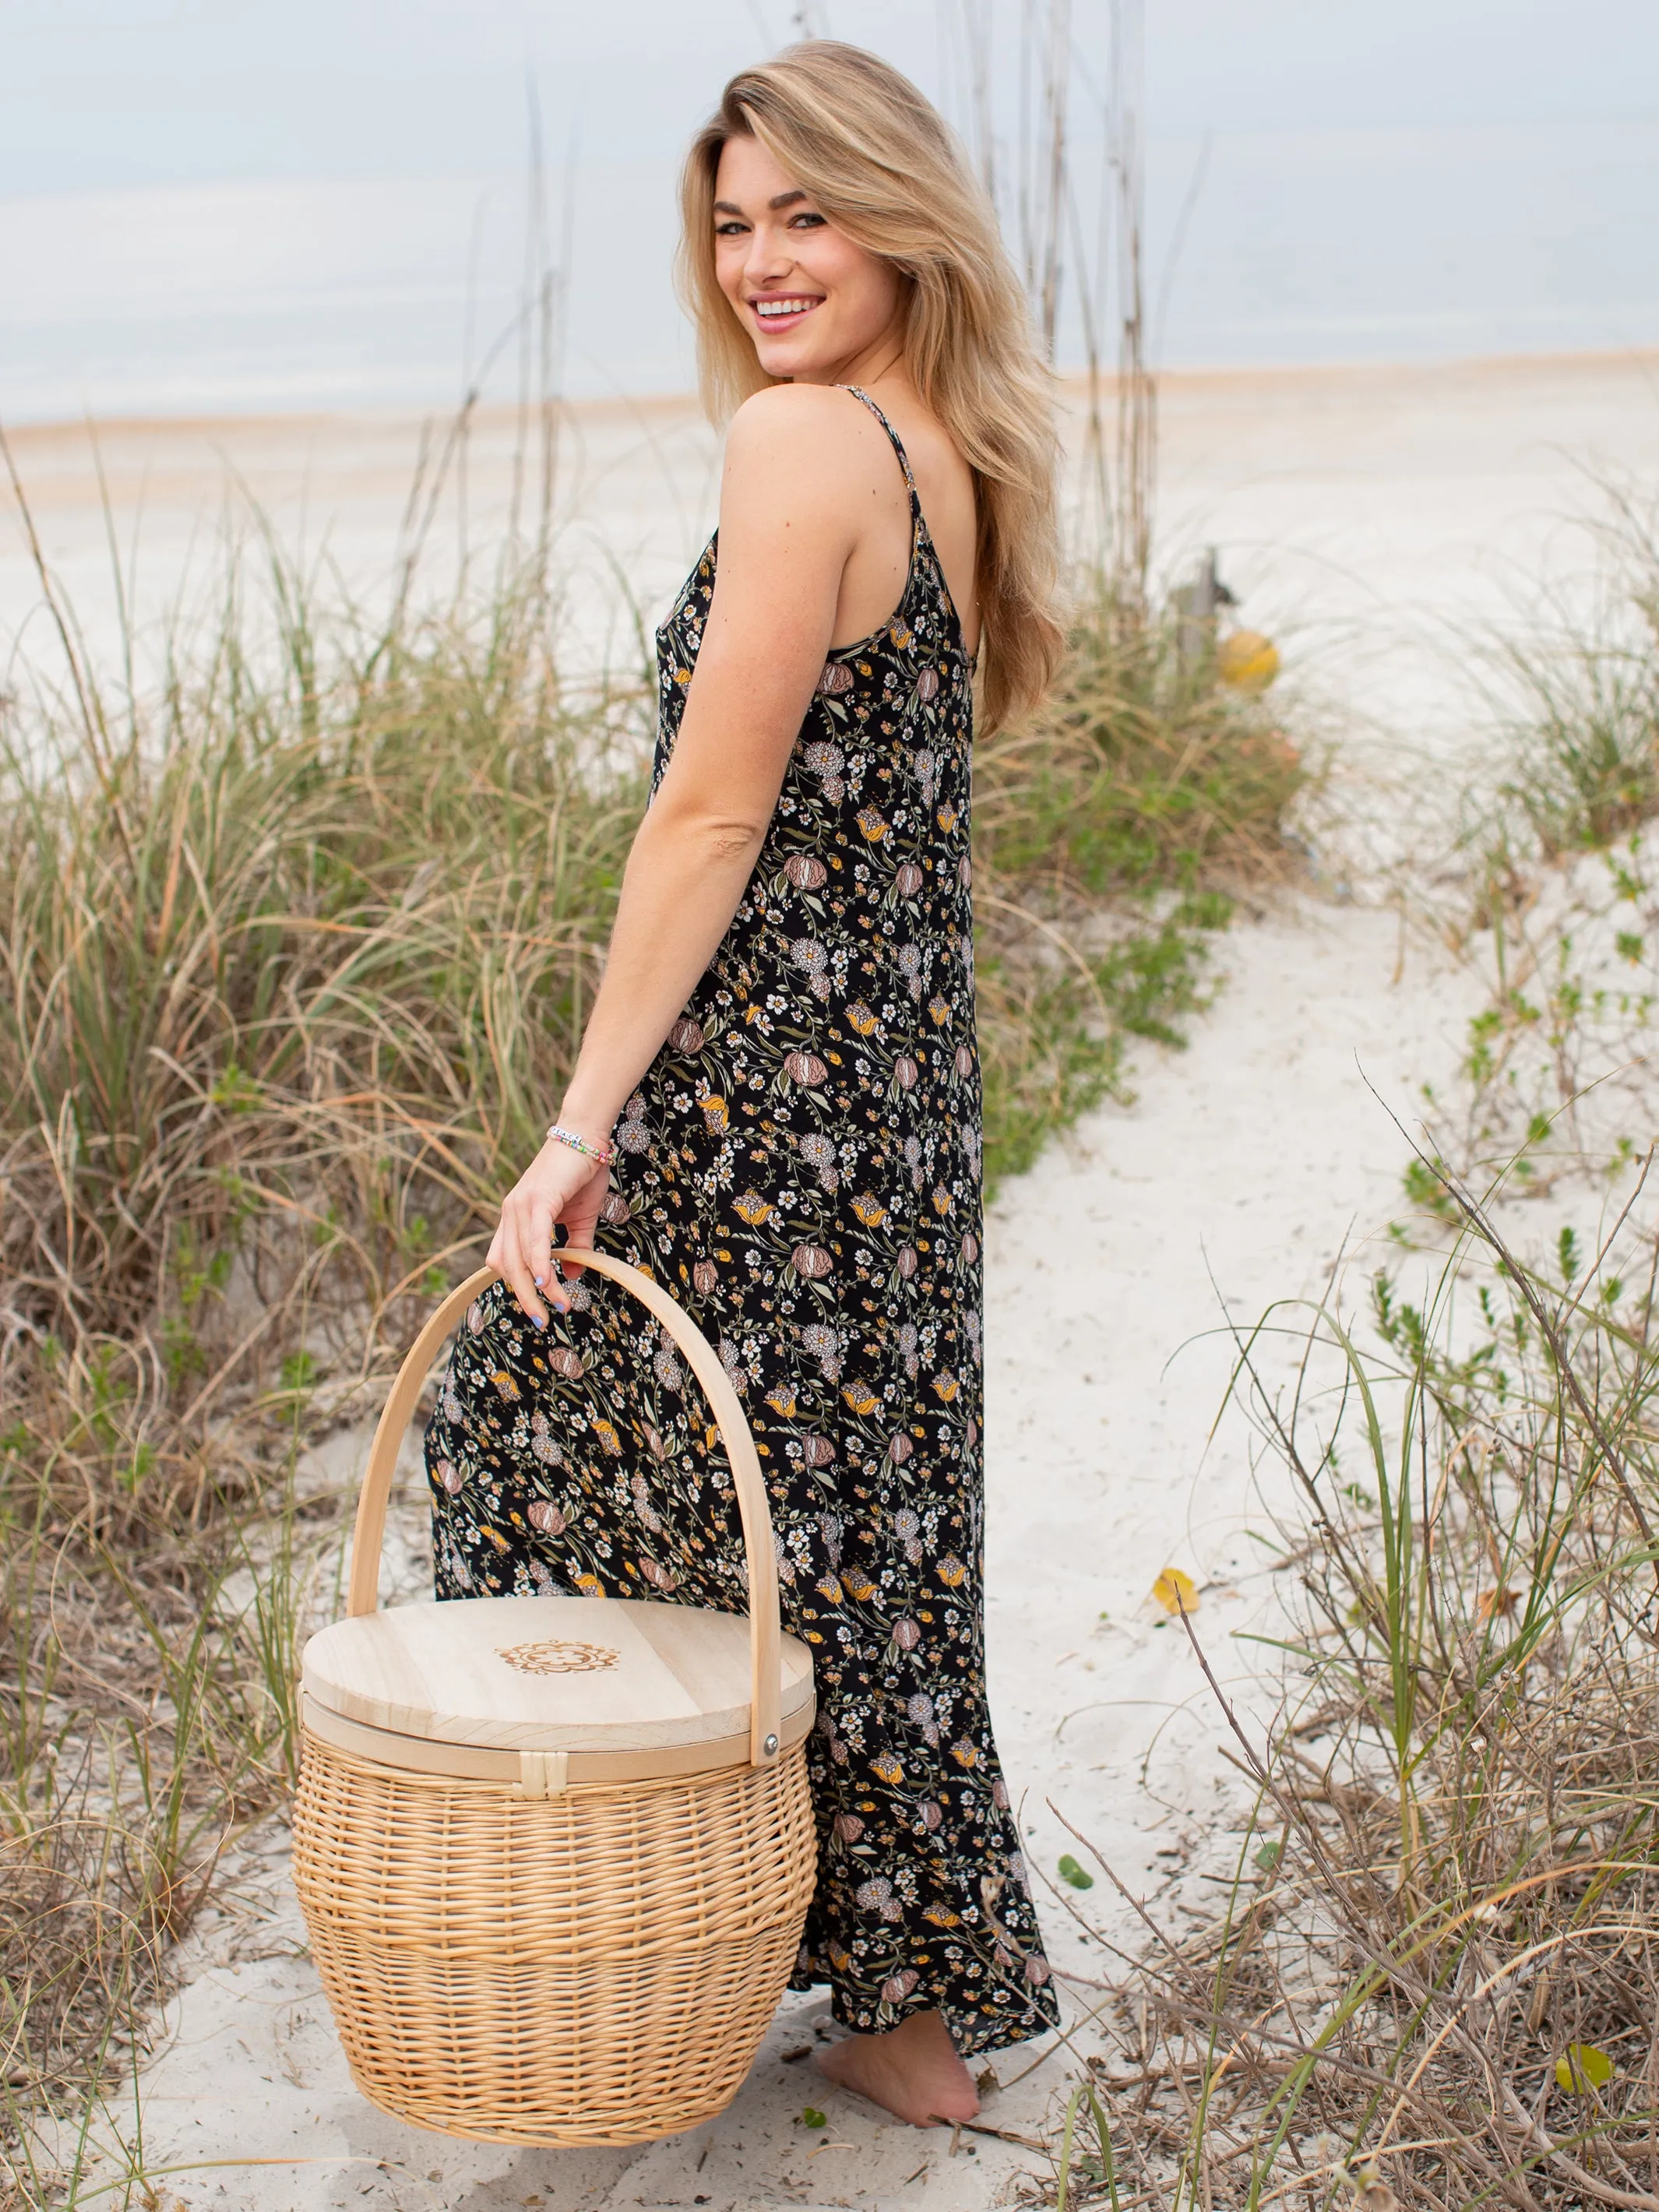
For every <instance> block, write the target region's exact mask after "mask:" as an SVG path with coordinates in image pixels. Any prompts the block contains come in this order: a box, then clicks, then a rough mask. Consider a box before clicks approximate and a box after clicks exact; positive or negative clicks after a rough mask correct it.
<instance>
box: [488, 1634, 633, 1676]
mask: <svg viewBox="0 0 1659 2212" xmlns="http://www.w3.org/2000/svg"><path fill="white" fill-rule="evenodd" d="M495 1656H496V1657H497V1658H499V1659H505V1660H506V1662H507V1665H508V1666H509V1667H516V1668H518V1670H519V1672H520V1674H596V1673H597V1672H598V1671H599V1668H602V1667H614V1666H615V1665H616V1663H617V1660H618V1659H619V1658H620V1657H621V1656H622V1655H621V1653H620V1652H617V1651H613V1650H611V1646H610V1645H609V1644H565V1643H562V1642H561V1641H560V1640H559V1638H556V1637H549V1638H547V1639H546V1640H545V1641H544V1642H543V1643H540V1644H501V1645H498V1646H497V1649H496V1654H495Z"/></svg>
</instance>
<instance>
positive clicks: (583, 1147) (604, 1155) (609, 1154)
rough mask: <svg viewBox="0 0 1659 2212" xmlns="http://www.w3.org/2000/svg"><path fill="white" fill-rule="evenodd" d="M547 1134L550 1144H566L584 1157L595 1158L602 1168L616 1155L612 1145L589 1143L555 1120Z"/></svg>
mask: <svg viewBox="0 0 1659 2212" xmlns="http://www.w3.org/2000/svg"><path fill="white" fill-rule="evenodd" d="M547 1135H548V1141H549V1142H550V1144H555V1145H568V1146H569V1147H570V1149H571V1151H572V1152H580V1153H581V1155H582V1157H583V1158H585V1159H590V1160H597V1161H598V1162H599V1165H600V1166H601V1167H602V1168H608V1167H610V1166H611V1164H612V1163H613V1162H614V1161H615V1159H616V1157H617V1148H616V1146H614V1145H590V1144H589V1143H588V1141H587V1139H586V1137H579V1136H578V1135H577V1134H576V1133H575V1131H574V1129H562V1128H561V1127H559V1125H558V1123H557V1122H555V1123H554V1124H553V1126H552V1127H551V1128H550V1130H549V1131H548V1133H547Z"/></svg>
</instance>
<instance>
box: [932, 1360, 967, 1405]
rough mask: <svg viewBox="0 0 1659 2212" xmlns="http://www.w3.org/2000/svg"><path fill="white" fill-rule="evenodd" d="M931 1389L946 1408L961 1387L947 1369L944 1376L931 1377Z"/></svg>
mask: <svg viewBox="0 0 1659 2212" xmlns="http://www.w3.org/2000/svg"><path fill="white" fill-rule="evenodd" d="M933 1388H934V1389H935V1390H936V1391H937V1392H938V1393H939V1396H940V1397H941V1398H942V1399H943V1400H944V1401H945V1404H946V1405H947V1406H948V1405H949V1404H950V1402H951V1399H952V1398H954V1397H955V1396H956V1395H957V1391H958V1390H959V1389H961V1388H962V1385H961V1384H960V1383H958V1382H957V1378H956V1376H954V1375H952V1374H951V1372H950V1370H948V1369H947V1370H945V1373H944V1374H942V1375H936V1376H934V1377H933Z"/></svg>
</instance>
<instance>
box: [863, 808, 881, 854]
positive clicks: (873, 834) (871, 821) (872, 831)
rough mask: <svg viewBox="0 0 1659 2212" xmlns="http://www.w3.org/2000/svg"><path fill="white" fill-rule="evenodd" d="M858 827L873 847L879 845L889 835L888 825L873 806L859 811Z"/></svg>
mask: <svg viewBox="0 0 1659 2212" xmlns="http://www.w3.org/2000/svg"><path fill="white" fill-rule="evenodd" d="M858 825H859V828H860V829H861V830H862V831H863V832H864V834H865V836H866V838H868V840H869V842H871V844H872V845H879V844H880V842H881V841H882V839H883V838H884V836H886V835H887V824H886V823H885V822H884V820H883V818H882V817H881V816H880V815H879V814H878V813H877V811H876V810H875V808H874V807H873V806H861V807H860V809H859V814H858Z"/></svg>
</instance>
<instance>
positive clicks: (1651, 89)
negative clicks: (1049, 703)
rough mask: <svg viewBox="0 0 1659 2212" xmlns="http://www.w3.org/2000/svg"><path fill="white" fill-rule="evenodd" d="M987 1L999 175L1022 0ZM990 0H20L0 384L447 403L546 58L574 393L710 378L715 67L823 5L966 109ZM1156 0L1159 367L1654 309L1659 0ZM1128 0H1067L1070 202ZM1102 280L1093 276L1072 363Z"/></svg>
mask: <svg viewBox="0 0 1659 2212" xmlns="http://www.w3.org/2000/svg"><path fill="white" fill-rule="evenodd" d="M975 4H976V5H977V6H981V7H983V6H986V5H987V4H988V6H989V9H990V13H991V15H992V18H993V20H994V23H995V25H996V27H997V28H996V35H997V38H998V40H999V41H1000V66H999V68H998V70H997V72H996V80H997V83H998V87H999V112H998V118H997V128H998V133H999V137H1000V142H1001V145H1000V164H1001V166H1000V175H1001V178H1002V180H1003V184H1004V187H1005V191H1006V186H1007V183H1008V179H1009V174H1010V168H1011V162H1010V159H1009V152H1010V148H1011V146H1012V144H1014V143H1017V141H1018V115H1017V109H1018V86H1019V82H1020V69H1019V65H1018V51H1017V49H1018V31H1019V24H1020V21H1021V17H1022V15H1023V14H1024V13H1025V12H1026V10H1027V9H1028V8H1030V7H1033V6H1034V5H1035V4H1036V0H975ZM964 5H965V0H804V4H798V0H280V4H279V0H173V4H164V0H0V418H8V419H12V420H25V419H30V418H33V419H40V418H43V417H47V418H51V417H59V416H74V415H76V414H78V413H80V412H81V411H82V410H83V409H85V408H92V409H93V410H94V411H100V412H108V411H111V410H113V411H118V412H120V411H135V412H140V413H147V412H155V411H160V412H177V411H181V410H182V411H191V410H204V409H205V410H216V411H231V412H235V411H246V410H250V409H259V408H268V407H277V408H285V409H286V408H306V407H313V406H328V405H340V404H344V405H352V404H384V403H398V404H411V403H413V404H429V403H433V402H435V401H437V400H440V399H447V398H452V397H453V395H454V394H455V393H456V392H457V391H458V390H459V387H460V385H461V382H462V380H463V377H464V365H465V362H473V363H476V362H477V358H478V349H480V348H482V347H483V346H484V345H487V344H488V343H489V339H490V337H491V335H492V333H495V332H499V331H503V330H507V329H509V328H510V327H511V326H512V324H513V319H514V317H515V315H516V313H517V307H518V303H519V302H520V301H521V300H522V298H523V296H524V293H523V287H522V270H523V231H524V214H525V208H526V193H525V190H524V175H525V166H526V144H527V132H526V112H527V100H526V89H527V87H528V86H530V85H531V84H532V83H533V85H534V88H535V91H536V96H537V100H538V103H539V107H540V111H541V113H542V116H543V118H544V134H545V141H546V145H547V151H548V158H549V167H550V175H551V176H552V178H553V179H554V180H555V182H554V189H553V191H552V193H551V197H552V198H553V199H554V201H555V203H556V204H555V206H554V209H553V211H552V222H553V229H554V233H555V235H556V238H557V239H558V240H561V241H562V240H564V239H565V238H566V237H567V236H568V240H569V246H570V272H571V274H570V285H569V289H568V325H567V327H568V351H567V356H566V374H567V378H568V381H567V383H566V386H565V388H566V389H567V390H568V391H570V392H575V393H583V392H623V391H631V392H648V391H660V390H664V389H672V388H684V385H685V383H686V381H687V380H688V378H689V376H690V355H689V349H688V346H687V343H686V336H685V333H684V329H683V326H682V325H681V322H680V319H679V316H678V312H677V310H676V308H675V307H674V303H673V301H672V298H671V292H670V289H669V285H668V281H667V280H668V269H669V260H670V256H671V250H672V245H673V237H674V223H675V214H674V179H675V172H676V170H677V167H678V161H679V159H680V155H681V151H682V149H683V148H684V144H685V142H686V139H687V137H688V136H689V135H690V131H692V129H693V128H694V127H695V126H696V124H697V123H699V122H700V121H701V120H702V118H703V117H704V116H706V115H707V113H708V111H709V109H710V107H711V106H713V104H714V100H715V99H716V98H717V96H718V94H719V91H720V86H721V84H722V83H723V82H724V81H725V79H726V77H727V76H729V75H730V74H731V73H732V71H733V70H736V69H738V68H740V67H742V66H743V65H744V64H745V63H747V62H750V61H752V60H754V59H756V58H757V57H760V56H763V55H764V54H766V53H768V52H772V51H775V48H776V47H777V46H780V45H781V44H783V43H785V42H787V40H789V39H791V38H792V37H794V36H797V35H799V33H800V31H801V29H802V28H803V27H805V28H809V29H811V30H812V31H813V32H815V33H824V32H828V33H830V34H832V35H834V36H836V37H840V38H845V39H849V40H854V41H855V42H857V43H860V44H862V45H866V46H872V47H874V48H875V49H876V50H877V51H878V52H882V53H884V54H885V55H887V56H888V57H889V58H890V59H892V60H893V61H894V62H896V64H898V65H899V66H900V67H901V68H902V69H904V70H907V71H908V72H909V73H910V74H911V75H912V76H914V77H915V79H916V80H917V82H919V83H920V84H921V86H922V87H923V88H924V89H925V90H927V92H929V93H930V94H933V96H934V97H935V98H936V99H939V100H940V102H941V104H942V105H943V106H945V109H946V112H948V113H951V115H952V118H953V119H954V120H957V121H958V122H959V123H960V122H962V121H963V120H964V119H965V118H963V117H962V116H961V115H960V114H959V113H958V112H957V88H958V87H959V86H960V84H961V82H962V72H961V69H960V57H961V54H962V51H963V46H962V35H961V33H962V25H963V20H964ZM1145 7H1146V94H1145V122H1146V133H1147V140H1148V148H1149V152H1148V163H1147V170H1148V209H1149V212H1148V223H1147V247H1148V260H1149V264H1150V268H1151V270H1152V292H1153V295H1154V297H1155V299H1158V298H1161V299H1163V301H1164V305H1165V306H1166V307H1167V309H1168V313H1167V315H1164V314H1163V313H1160V315H1159V317H1158V333H1159V337H1160V341H1161V350H1160V351H1159V352H1158V359H1159V360H1160V362H1166V363H1170V364H1174V365H1180V364H1183V363H1184V364H1190V365H1199V364H1213V363H1222V364H1225V363H1231V362H1278V361H1292V362H1300V361H1314V360H1344V359H1356V358H1364V359H1387V360H1399V359H1407V358H1427V357H1440V358H1445V357H1449V356H1457V355H1463V354H1480V353H1524V352H1549V351H1558V350H1571V349H1579V348H1586V347H1589V348H1595V347H1608V346H1626V345H1651V344H1654V343H1659V257H1656V254H1655V251H1654V246H1653V240H1654V236H1655V234H1656V232H1659V121H1656V120H1655V118H1656V117H1659V0H1145ZM1108 13H1109V9H1108V0H1072V17H1073V48H1074V52H1075V55H1076V58H1077V64H1078V66H1077V70H1076V72H1075V77H1074V88H1073V118H1072V123H1073V139H1074V145H1075V151H1076V162H1075V170H1074V175H1075V179H1076V182H1075V185H1074V191H1075V196H1076V201H1077V205H1078V208H1079V223H1080V224H1081V225H1082V226H1084V228H1085V231H1086V230H1088V229H1089V228H1091V226H1092V224H1093V222H1095V220H1096V219H1097V210H1098V207H1099V183H1098V178H1099V161H1098V154H1099V144H1100V132H1099V129H1098V126H1097V122H1096V119H1095V118H1096V112H1097V111H1096V109H1095V107H1094V106H1093V102H1092V100H1091V94H1090V91H1089V86H1090V84H1091V82H1092V83H1094V84H1099V83H1100V82H1103V80H1104V78H1105V77H1106V76H1107V73H1108V40H1107V23H1108ZM1206 141H1209V142H1211V143H1209V145H1208V150H1207V151H1205V150H1204V149H1205V147H1206ZM1091 142H1092V143H1091ZM1200 171H1201V173H1202V176H1203V185H1202V190H1201V191H1200V193H1199V194H1198V195H1197V197H1196V198H1195V200H1194V206H1193V210H1192V220H1191V222H1189V223H1187V224H1184V225H1183V224H1182V223H1180V222H1177V216H1178V215H1179V211H1180V210H1181V209H1182V205H1183V204H1184V202H1185V201H1186V199H1187V197H1188V191H1189V188H1190V187H1191V185H1192V184H1193V182H1194V178H1195V176H1196V175H1197V174H1198V173H1200ZM567 176H568V177H569V178H571V179H574V189H573V191H571V194H570V207H569V210H568V215H569V228H568V232H567V230H566V213H567V211H566V210H565V209H564V208H563V206H562V205H561V204H558V203H560V202H561V201H562V197H563V193H562V187H563V182H564V179H566V177H567ZM1005 215H1006V209H1005ZM1177 232H1181V233H1182V234H1183V239H1184V242H1183V244H1182V248H1181V252H1180V253H1179V255H1178V256H1176V254H1175V253H1174V251H1173V242H1174V240H1175V237H1176V234H1177ZM558 250H559V251H561V252H562V243H561V246H560V247H559V249H558ZM1172 272H1173V274H1172ZM1078 303H1079V286H1078V283H1077V280H1076V276H1075V272H1074V273H1073V274H1072V275H1068V277H1067V279H1066V294H1065V301H1064V313H1063V315H1062V323H1061V332H1060V356H1061V359H1062V361H1063V362H1066V363H1068V364H1070V365H1076V364H1077V363H1078V362H1079V361H1080V359H1081V351H1080V347H1081V325H1080V322H1079V315H1078ZM475 325H476V330H477V346H474V345H473V344H472V343H471V341H469V340H468V339H467V338H466V337H465V331H467V330H468V329H469V328H472V327H474V326H475Z"/></svg>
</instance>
